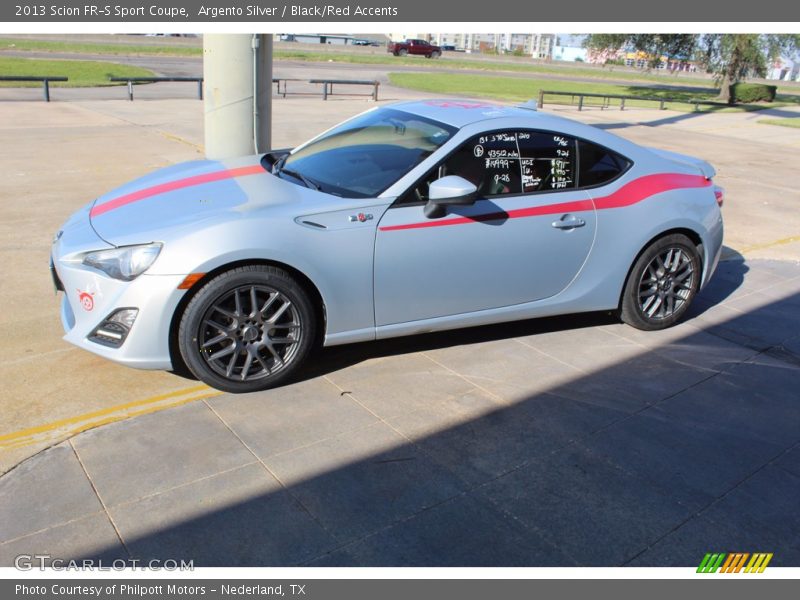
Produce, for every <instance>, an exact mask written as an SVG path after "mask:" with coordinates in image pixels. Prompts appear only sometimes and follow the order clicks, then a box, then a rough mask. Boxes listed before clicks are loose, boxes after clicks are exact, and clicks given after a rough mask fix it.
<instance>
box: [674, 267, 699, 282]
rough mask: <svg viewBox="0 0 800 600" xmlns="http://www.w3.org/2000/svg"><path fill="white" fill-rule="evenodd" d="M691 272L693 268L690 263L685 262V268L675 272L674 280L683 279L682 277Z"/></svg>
mask: <svg viewBox="0 0 800 600" xmlns="http://www.w3.org/2000/svg"><path fill="white" fill-rule="evenodd" d="M692 273H694V269H692V265H691V263H687V266H686V269H684V270H683V271H681V272H680V273H676V274H675V281H683V280H684V279H686V278H687V277H689V276H690V275H691V274H692Z"/></svg>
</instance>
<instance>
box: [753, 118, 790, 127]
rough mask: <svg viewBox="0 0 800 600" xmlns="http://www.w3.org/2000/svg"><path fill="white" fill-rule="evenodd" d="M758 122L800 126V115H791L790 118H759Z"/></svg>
mask: <svg viewBox="0 0 800 600" xmlns="http://www.w3.org/2000/svg"><path fill="white" fill-rule="evenodd" d="M756 123H764V125H780V126H781V127H797V128H800V117H789V118H788V119H759V120H758V121H756Z"/></svg>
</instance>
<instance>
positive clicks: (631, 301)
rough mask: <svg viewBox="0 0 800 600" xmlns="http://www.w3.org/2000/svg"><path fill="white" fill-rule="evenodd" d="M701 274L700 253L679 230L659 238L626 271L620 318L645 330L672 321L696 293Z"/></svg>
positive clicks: (673, 322) (675, 321)
mask: <svg viewBox="0 0 800 600" xmlns="http://www.w3.org/2000/svg"><path fill="white" fill-rule="evenodd" d="M700 276H701V262H700V254H699V252H698V250H697V247H696V246H695V245H694V244H693V243H692V241H691V240H690V239H689V238H687V237H686V236H685V235H681V234H672V235H667V236H664V237H662V238H659V239H658V240H656V241H655V242H653V243H652V244H651V245H650V246H649V247H648V248H647V249H646V250H645V251H644V252H643V253H642V254H641V256H639V258H638V259H637V261H636V263H635V264H634V265H633V268H632V269H631V272H630V274H629V275H628V281H627V282H626V283H625V290H624V292H623V294H622V302H621V305H620V318H621V319H622V321H624V322H625V323H627V324H628V325H631V326H632V327H636V328H637V329H643V330H646V331H653V330H657V329H665V328H667V327H670V326H671V325H674V324H675V323H677V322H678V320H680V318H681V317H682V316H683V315H684V314H685V313H686V311H687V310H688V309H689V305H690V304H691V302H692V300H693V299H694V297H695V295H696V294H697V290H698V288H699V287H700Z"/></svg>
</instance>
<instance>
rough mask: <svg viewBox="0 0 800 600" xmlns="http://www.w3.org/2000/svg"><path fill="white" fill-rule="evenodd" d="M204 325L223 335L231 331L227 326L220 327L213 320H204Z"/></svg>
mask: <svg viewBox="0 0 800 600" xmlns="http://www.w3.org/2000/svg"><path fill="white" fill-rule="evenodd" d="M204 323H205V324H206V325H209V326H210V327H213V328H214V329H216V330H217V331H221V332H223V333H228V332H230V331H231V329H232V328H231V327H229V326H227V325H221V324H219V323H217V322H216V321H213V320H211V319H206V320H205V321H204Z"/></svg>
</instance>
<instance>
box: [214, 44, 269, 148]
mask: <svg viewBox="0 0 800 600" xmlns="http://www.w3.org/2000/svg"><path fill="white" fill-rule="evenodd" d="M203 79H204V83H205V96H204V102H205V104H204V113H205V114H204V123H205V149H206V156H207V157H208V158H210V159H212V160H222V159H226V158H234V157H237V156H247V155H249V154H257V153H259V152H266V151H267V150H269V149H270V142H271V125H272V36H271V35H266V34H261V35H249V34H205V35H204V36H203Z"/></svg>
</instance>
